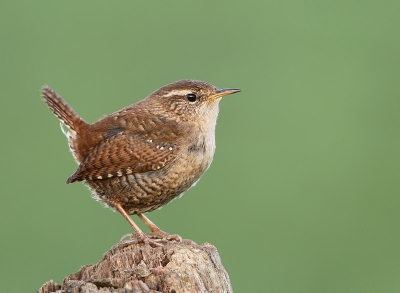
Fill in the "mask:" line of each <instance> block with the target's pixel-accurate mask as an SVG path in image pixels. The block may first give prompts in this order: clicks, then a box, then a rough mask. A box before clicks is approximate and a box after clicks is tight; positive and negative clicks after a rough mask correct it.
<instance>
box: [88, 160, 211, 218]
mask: <svg viewBox="0 0 400 293" xmlns="http://www.w3.org/2000/svg"><path fill="white" fill-rule="evenodd" d="M211 160H212V155H211V156H200V157H199V156H198V155H196V154H191V153H188V154H187V155H185V156H181V157H180V158H179V159H178V160H176V161H175V162H173V163H171V164H170V165H169V166H168V167H167V168H164V169H160V170H157V171H151V172H146V173H134V174H129V175H124V176H121V177H115V178H109V179H102V180H91V181H89V180H88V181H86V185H87V186H88V187H89V188H90V189H91V191H92V194H93V196H94V197H95V198H96V199H97V200H99V201H101V202H102V203H103V204H105V205H106V206H108V207H110V208H112V209H114V206H115V203H119V204H121V205H122V207H123V208H124V209H125V211H126V212H127V213H128V214H131V215H132V214H138V213H145V212H150V211H153V210H155V209H158V208H160V207H162V206H164V205H166V204H167V203H169V202H170V201H171V200H173V199H174V198H175V197H177V196H179V195H180V194H182V193H184V192H185V191H186V190H188V189H189V188H190V187H191V186H192V185H193V184H194V183H196V182H197V181H198V180H199V179H200V177H201V176H202V175H203V174H204V172H205V171H206V170H207V168H208V167H209V165H210V164H211Z"/></svg>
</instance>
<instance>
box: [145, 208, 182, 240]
mask: <svg viewBox="0 0 400 293" xmlns="http://www.w3.org/2000/svg"><path fill="white" fill-rule="evenodd" d="M138 217H139V218H140V219H142V221H143V222H144V223H145V224H146V225H147V227H149V228H150V230H151V232H152V233H151V235H154V236H161V237H162V238H163V239H167V240H174V241H176V242H182V237H181V236H179V235H177V234H174V235H171V234H169V233H167V232H164V231H162V230H161V229H160V228H158V227H157V226H156V224H154V223H153V222H152V221H150V219H149V218H148V217H146V216H145V215H144V214H138Z"/></svg>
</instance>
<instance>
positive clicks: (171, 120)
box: [42, 80, 240, 245]
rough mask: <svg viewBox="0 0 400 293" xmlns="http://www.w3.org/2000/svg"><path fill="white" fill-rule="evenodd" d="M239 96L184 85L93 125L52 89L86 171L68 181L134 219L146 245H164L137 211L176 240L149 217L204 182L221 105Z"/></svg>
mask: <svg viewBox="0 0 400 293" xmlns="http://www.w3.org/2000/svg"><path fill="white" fill-rule="evenodd" d="M239 91H240V90H239V89H223V90H219V89H217V88H216V87H214V86H213V85H210V84H208V83H205V82H201V81H195V80H181V81H178V82H175V83H172V84H169V85H166V86H164V87H162V88H160V89H159V90H157V91H155V92H153V93H152V94H151V95H149V96H148V97H147V98H146V99H144V100H142V101H140V102H138V103H136V104H133V105H130V106H128V107H126V108H123V109H122V110H120V111H118V112H115V113H113V114H111V115H109V116H106V117H104V118H102V119H100V120H98V121H97V122H95V123H93V124H88V123H87V122H85V121H84V120H83V119H82V118H80V117H79V116H78V114H77V113H76V112H75V111H74V110H73V109H72V108H71V107H70V106H69V105H68V104H67V103H66V102H65V101H64V100H63V99H62V98H61V97H60V96H59V95H58V94H57V93H55V92H54V91H53V90H52V89H50V88H49V87H43V89H42V95H43V98H44V101H45V103H46V104H47V105H48V107H49V108H50V109H51V110H52V111H53V113H54V114H55V115H56V116H57V117H58V118H59V119H60V120H61V122H62V123H64V124H65V125H66V126H67V127H68V128H69V130H68V132H64V133H65V134H66V136H67V138H68V143H69V146H70V150H71V152H72V154H73V156H74V158H75V160H76V161H77V163H78V164H79V167H78V169H77V170H76V172H75V173H74V174H72V175H71V177H69V178H68V180H67V183H73V182H76V181H83V182H84V183H85V184H86V185H87V186H88V187H89V188H90V189H91V191H92V193H93V195H94V197H95V198H96V199H98V200H99V201H101V202H102V203H104V204H105V205H106V206H108V207H110V208H112V209H114V210H117V211H119V212H120V213H121V214H122V215H123V216H124V217H125V218H126V219H127V220H128V222H129V223H130V224H131V226H132V227H133V229H134V230H135V231H136V233H137V237H138V239H139V241H144V242H147V243H151V244H154V245H157V244H156V243H155V242H154V241H152V240H150V239H149V238H148V237H147V236H145V235H144V234H143V232H142V231H141V230H140V229H139V227H138V226H137V225H136V224H135V223H134V222H133V220H132V219H131V218H130V217H129V216H128V215H133V214H137V215H138V216H139V217H140V218H141V219H142V220H143V221H144V222H145V223H146V224H147V225H148V226H149V227H150V229H151V230H152V232H153V234H156V235H158V236H162V237H169V234H167V233H165V232H163V231H161V230H160V229H158V227H157V226H155V225H154V224H153V223H152V222H151V221H150V220H149V219H147V217H145V216H144V215H143V213H145V212H150V211H153V210H155V209H157V208H160V207H162V206H164V205H165V204H167V203H168V202H170V201H171V200H172V199H174V198H175V197H177V196H179V195H180V194H182V193H183V192H185V191H186V190H187V189H189V188H190V187H191V186H192V185H194V184H195V183H196V182H197V181H198V180H199V179H200V177H201V176H202V175H203V173H204V172H205V171H206V170H207V168H208V167H209V165H210V164H211V161H212V158H213V155H214V150H215V138H214V136H215V124H216V120H217V115H218V104H219V101H220V99H221V97H222V96H225V95H228V94H232V93H236V92H239Z"/></svg>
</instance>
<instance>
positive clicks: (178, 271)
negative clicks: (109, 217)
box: [38, 240, 232, 293]
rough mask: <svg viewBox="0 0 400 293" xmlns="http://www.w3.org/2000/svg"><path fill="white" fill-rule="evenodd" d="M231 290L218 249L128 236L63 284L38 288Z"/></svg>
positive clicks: (94, 292)
mask: <svg viewBox="0 0 400 293" xmlns="http://www.w3.org/2000/svg"><path fill="white" fill-rule="evenodd" d="M51 292H57V293H108V292H118V293H139V292H140V293H144V292H146V293H159V292H169V293H183V292H191V293H196V292H213V293H214V292H232V287H231V284H230V281H229V276H228V273H227V272H226V271H225V269H224V267H223V266H222V263H221V260H220V258H219V255H218V252H217V249H216V248H215V247H214V246H213V245H211V244H209V243H205V244H203V245H197V244H196V243H194V242H193V241H191V240H183V241H182V242H181V243H176V242H168V243H166V244H165V245H164V246H163V247H156V248H152V247H150V246H149V245H144V244H135V243H129V242H124V243H120V244H117V245H116V246H114V247H112V248H111V249H110V250H109V251H108V252H106V253H105V254H104V255H103V258H102V259H101V260H100V261H99V262H98V263H97V264H95V265H85V266H83V267H82V268H81V269H80V270H79V271H78V272H76V273H74V274H72V275H70V276H69V277H67V278H65V279H64V281H63V283H62V285H61V286H60V285H58V284H56V283H54V282H53V281H49V282H47V283H45V284H44V285H43V286H42V287H41V288H40V289H39V291H38V293H51Z"/></svg>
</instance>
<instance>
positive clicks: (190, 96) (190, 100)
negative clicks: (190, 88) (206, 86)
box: [186, 93, 197, 102]
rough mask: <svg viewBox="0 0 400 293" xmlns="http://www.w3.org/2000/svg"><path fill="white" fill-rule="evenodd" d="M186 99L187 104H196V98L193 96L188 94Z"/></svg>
mask: <svg viewBox="0 0 400 293" xmlns="http://www.w3.org/2000/svg"><path fill="white" fill-rule="evenodd" d="M186 99H188V101H189V102H196V99H197V97H196V95H195V94H192V93H190V94H187V95H186Z"/></svg>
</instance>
